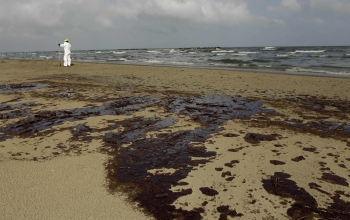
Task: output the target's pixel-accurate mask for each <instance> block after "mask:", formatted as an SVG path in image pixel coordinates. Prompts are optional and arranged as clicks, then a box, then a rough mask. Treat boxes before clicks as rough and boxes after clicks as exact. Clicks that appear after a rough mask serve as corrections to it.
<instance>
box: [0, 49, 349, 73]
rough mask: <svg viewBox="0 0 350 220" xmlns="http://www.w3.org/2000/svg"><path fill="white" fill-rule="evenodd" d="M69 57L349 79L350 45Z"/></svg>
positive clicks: (29, 56) (28, 55)
mask: <svg viewBox="0 0 350 220" xmlns="http://www.w3.org/2000/svg"><path fill="white" fill-rule="evenodd" d="M72 46H73V47H74V44H73V45H72ZM62 57H63V51H62V50H61V59H62ZM71 57H72V63H73V64H74V62H95V63H116V64H137V65H157V66H179V67H190V68H214V69H236V70H247V71H261V72H276V73H291V74H311V75H333V76H342V77H350V46H313V47H193V48H162V49H147V48H144V49H111V50H73V51H72V54H71ZM0 59H2V60H6V59H21V60H52V61H58V59H59V55H58V51H33V52H12V53H0Z"/></svg>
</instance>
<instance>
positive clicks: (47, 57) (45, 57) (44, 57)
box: [39, 56, 52, 60]
mask: <svg viewBox="0 0 350 220" xmlns="http://www.w3.org/2000/svg"><path fill="white" fill-rule="evenodd" d="M39 57H40V58H43V59H46V60H49V59H52V57H49V56H39Z"/></svg>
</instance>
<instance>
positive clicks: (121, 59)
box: [119, 58, 131, 61]
mask: <svg viewBox="0 0 350 220" xmlns="http://www.w3.org/2000/svg"><path fill="white" fill-rule="evenodd" d="M119 60H120V61H131V60H128V59H125V58H120V59H119Z"/></svg>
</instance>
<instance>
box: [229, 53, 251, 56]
mask: <svg viewBox="0 0 350 220" xmlns="http://www.w3.org/2000/svg"><path fill="white" fill-rule="evenodd" d="M232 56H248V54H246V53H233V54H232Z"/></svg>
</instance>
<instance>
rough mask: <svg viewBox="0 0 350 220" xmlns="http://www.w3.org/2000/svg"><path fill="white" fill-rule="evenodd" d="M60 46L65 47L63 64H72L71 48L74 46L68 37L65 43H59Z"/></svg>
mask: <svg viewBox="0 0 350 220" xmlns="http://www.w3.org/2000/svg"><path fill="white" fill-rule="evenodd" d="M58 46H60V47H63V48H64V56H63V60H64V64H63V66H70V65H71V59H70V48H71V47H72V46H71V45H70V43H68V39H65V40H64V43H63V44H58Z"/></svg>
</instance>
